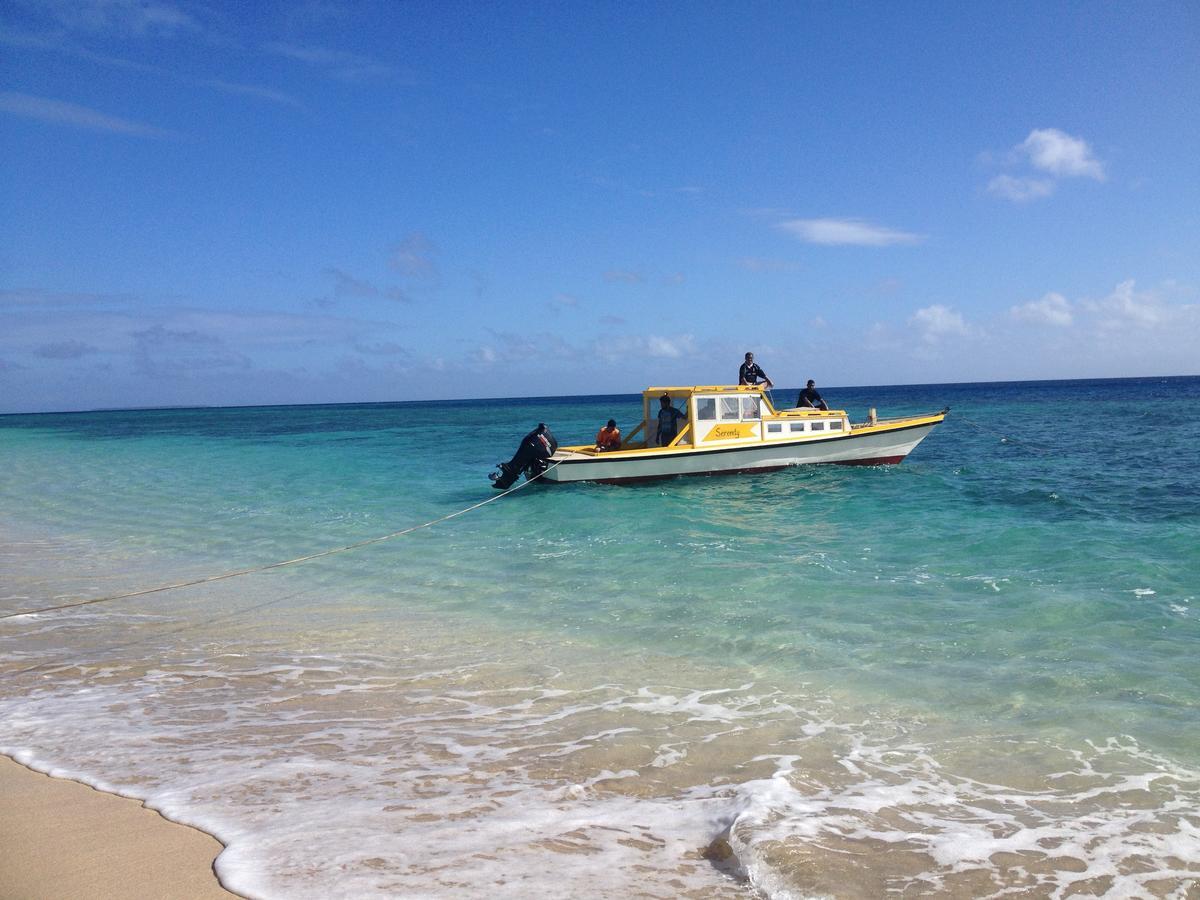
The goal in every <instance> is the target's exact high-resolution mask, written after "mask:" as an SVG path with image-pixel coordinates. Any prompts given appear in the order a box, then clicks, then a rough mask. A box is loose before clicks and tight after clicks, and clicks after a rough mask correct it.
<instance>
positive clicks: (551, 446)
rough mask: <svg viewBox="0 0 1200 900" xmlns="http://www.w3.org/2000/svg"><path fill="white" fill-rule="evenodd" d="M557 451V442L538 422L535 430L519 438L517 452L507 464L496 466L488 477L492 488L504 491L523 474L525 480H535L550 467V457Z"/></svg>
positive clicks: (541, 423) (545, 427) (547, 429)
mask: <svg viewBox="0 0 1200 900" xmlns="http://www.w3.org/2000/svg"><path fill="white" fill-rule="evenodd" d="M557 449H558V441H557V440H556V439H555V437H554V434H553V433H552V432H551V431H550V429H549V427H548V426H547V425H546V423H545V422H539V423H538V426H537V428H535V429H533V431H531V432H529V434H527V435H525V437H523V438H521V443H520V444H518V445H517V452H516V453H514V454H513V457H512V459H510V460H509V461H508V462H502V463H497V464H496V469H497V471H495V472H492V473H491V474H490V475H489V476H488V477H489V478H490V479H491V481H492V487H494V488H496V489H497V490H501V491H505V490H508V489H509V488H510V487H512V486H513V484H514V483H516V480H517V479H518V478H520V477H521V474H522V473H524V475H525V480H526V481H531V480H532V479H534V478H537V477H538V476H539V475H541V474H542V473H543V472H545V471H546V469H547V468H549V466H550V457H551V456H553V455H554V451H556V450H557Z"/></svg>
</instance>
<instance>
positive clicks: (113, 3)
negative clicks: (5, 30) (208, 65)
mask: <svg viewBox="0 0 1200 900" xmlns="http://www.w3.org/2000/svg"><path fill="white" fill-rule="evenodd" d="M43 6H44V8H45V9H47V10H48V11H49V12H50V14H51V15H52V16H53V17H54V18H55V19H57V21H58V22H59V23H60V24H61V25H63V26H64V27H66V28H70V29H74V30H80V31H90V32H114V33H117V34H124V35H131V36H134V37H144V36H170V35H175V34H178V33H179V32H181V31H190V30H194V29H197V28H199V27H200V23H199V22H198V21H197V20H196V18H195V17H194V16H193V15H192V14H191V13H189V12H187V11H186V10H184V9H182V8H181V7H179V6H178V5H176V4H174V3H167V2H163V0H47V2H45V3H44V4H43Z"/></svg>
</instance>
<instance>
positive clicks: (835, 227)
mask: <svg viewBox="0 0 1200 900" xmlns="http://www.w3.org/2000/svg"><path fill="white" fill-rule="evenodd" d="M779 228H781V229H783V230H784V231H786V232H788V233H789V234H793V235H795V236H796V237H798V238H800V240H802V241H805V242H807V243H809V244H823V245H826V246H855V247H890V246H892V245H895V244H919V243H920V242H921V241H922V240H924V236H923V235H919V234H913V233H912V232H908V231H898V230H896V229H894V228H887V227H885V226H883V225H873V224H871V223H870V222H864V221H862V220H861V219H788V220H786V221H784V222H780V223H779Z"/></svg>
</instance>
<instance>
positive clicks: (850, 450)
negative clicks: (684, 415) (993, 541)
mask: <svg viewBox="0 0 1200 900" xmlns="http://www.w3.org/2000/svg"><path fill="white" fill-rule="evenodd" d="M938 421H940V419H939V420H938ZM937 424H938V423H937V422H929V423H927V424H921V425H913V426H908V427H902V428H894V429H888V430H885V431H874V430H873V431H869V432H866V433H861V434H856V433H853V432H851V433H850V434H843V435H837V436H832V435H831V436H829V437H821V438H813V437H808V438H803V439H799V440H792V441H787V440H776V441H763V442H761V443H754V444H752V445H750V446H745V445H742V446H724V447H721V446H718V447H703V448H699V449H694V448H690V447H687V448H678V449H654V450H651V451H646V450H631V451H616V452H613V453H603V454H598V455H589V454H583V453H575V452H572V451H570V450H560V451H559V452H558V453H556V454H555V455H554V456H553V457H552V459H551V467H550V468H549V469H548V470H547V471H546V473H545V474H544V475H543V476H542V477H543V478H545V479H546V480H548V481H558V482H568V481H604V482H616V481H639V480H645V479H652V478H670V477H673V476H675V475H720V474H727V473H733V472H751V471H754V470H756V469H757V470H767V469H780V468H783V467H785V466H799V465H806V464H811V463H841V464H844V465H855V464H856V465H881V464H886V463H898V462H900V461H901V460H902V459H904V457H906V456H908V454H909V453H911V452H912V450H913V448H914V447H916V446H917V444H919V443H921V441H922V440H923V439H924V438H925V436H926V435H927V434H929V432H930V431H932V430H933V428H934V427H935V426H936V425H937Z"/></svg>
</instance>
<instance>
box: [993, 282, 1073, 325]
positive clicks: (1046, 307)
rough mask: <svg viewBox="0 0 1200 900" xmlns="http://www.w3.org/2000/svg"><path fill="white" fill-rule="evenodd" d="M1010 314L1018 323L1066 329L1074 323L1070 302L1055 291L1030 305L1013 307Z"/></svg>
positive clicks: (1024, 304)
mask: <svg viewBox="0 0 1200 900" xmlns="http://www.w3.org/2000/svg"><path fill="white" fill-rule="evenodd" d="M1008 312H1009V315H1010V316H1012V317H1013V318H1014V319H1017V320H1018V321H1021V322H1032V323H1034V324H1035V325H1056V326H1059V327H1064V328H1065V327H1066V326H1068V325H1070V324H1071V322H1072V321H1074V316H1073V315H1072V314H1071V303H1070V301H1068V300H1067V298H1066V297H1064V296H1063V295H1062V294H1056V293H1054V292H1053V291H1051V292H1050V293H1048V294H1046V295H1045V296H1044V297H1042V298H1041V299H1040V300H1030V301H1029V302H1028V303H1022V304H1021V305H1019V306H1013V307H1011V308H1010V309H1009V311H1008Z"/></svg>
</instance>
